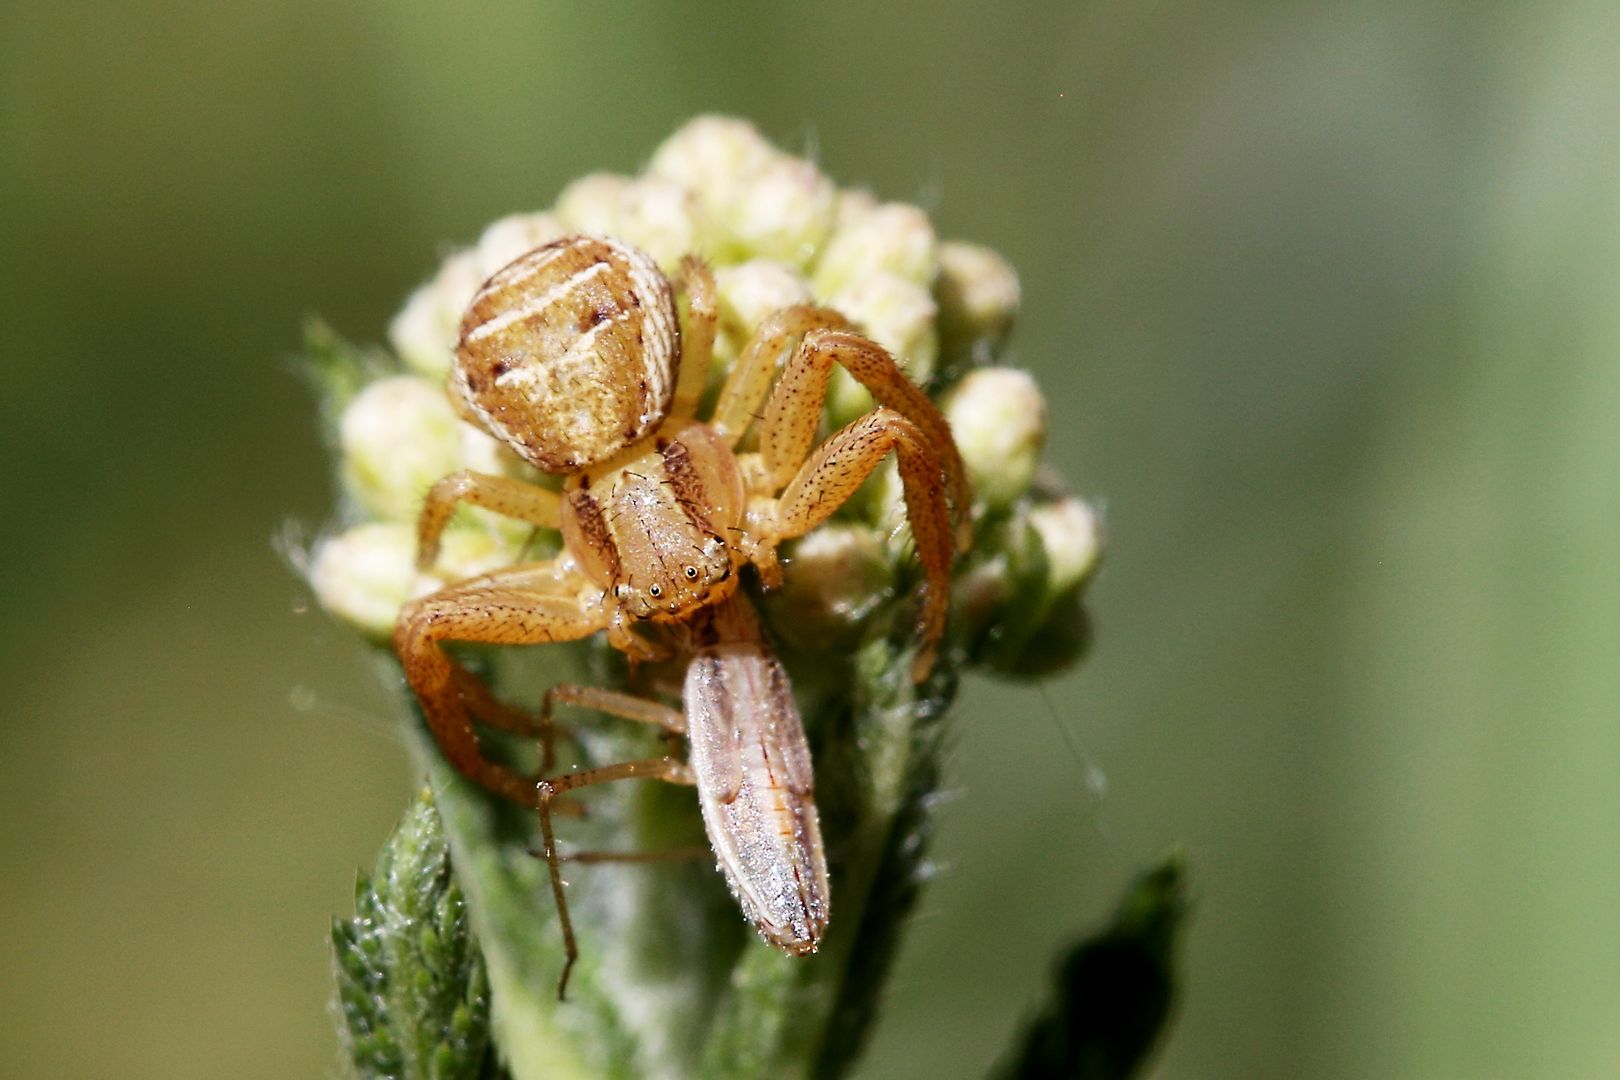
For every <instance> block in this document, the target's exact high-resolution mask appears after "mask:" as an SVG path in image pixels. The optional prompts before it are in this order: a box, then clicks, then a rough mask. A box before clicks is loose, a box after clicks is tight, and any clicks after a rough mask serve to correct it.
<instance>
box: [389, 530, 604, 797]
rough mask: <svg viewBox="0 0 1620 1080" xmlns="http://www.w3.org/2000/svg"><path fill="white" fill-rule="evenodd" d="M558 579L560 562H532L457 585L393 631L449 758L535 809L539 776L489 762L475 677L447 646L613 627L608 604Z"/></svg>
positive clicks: (568, 635)
mask: <svg viewBox="0 0 1620 1080" xmlns="http://www.w3.org/2000/svg"><path fill="white" fill-rule="evenodd" d="M555 574H556V567H555V564H554V563H551V562H547V563H532V564H527V565H523V566H517V567H513V568H511V569H509V570H504V571H498V572H496V573H493V574H486V575H485V576H483V577H479V578H474V579H472V580H470V581H466V582H463V583H461V584H459V585H452V586H450V587H448V588H446V589H442V590H440V591H439V592H436V593H434V594H433V595H431V596H426V597H423V598H422V599H420V600H416V601H413V602H412V603H410V604H407V605H406V607H405V609H404V610H403V611H402V612H401V613H400V618H399V624H398V626H397V627H396V629H395V631H394V650H395V652H397V653H398V655H399V658H400V662H401V663H402V664H403V666H404V668H405V679H406V681H407V682H409V683H410V686H411V690H412V691H414V692H415V694H416V698H417V700H418V701H419V702H420V703H421V705H422V712H423V714H424V715H425V716H426V718H427V722H428V727H429V729H431V730H432V732H433V737H434V739H435V740H436V741H437V742H438V744H439V747H440V749H442V750H443V751H444V756H445V758H446V759H447V760H449V762H450V764H451V765H453V766H455V768H456V770H457V771H458V772H460V773H461V774H462V775H463V776H466V777H467V778H468V779H470V780H472V781H474V782H475V783H477V784H480V785H482V786H483V787H485V788H488V789H489V790H490V791H493V792H495V793H496V794H498V795H501V796H503V797H505V798H508V799H510V800H512V801H513V802H516V803H518V804H519V805H522V806H527V807H530V808H533V807H535V806H536V805H537V800H538V796H537V794H536V790H535V786H534V780H533V778H531V777H526V776H522V775H519V774H518V773H516V772H513V771H512V770H511V769H509V768H507V767H506V766H504V765H500V764H498V763H496V762H493V761H490V760H489V759H487V758H486V757H484V755H483V752H482V750H480V748H479V745H478V736H477V734H476V733H475V732H474V730H473V721H474V716H473V709H471V708H469V702H468V700H467V698H466V696H465V687H466V685H467V682H468V681H469V680H471V679H473V676H472V675H471V674H470V673H469V672H467V671H466V669H464V668H462V667H461V666H460V665H459V664H457V663H456V661H455V660H453V659H451V657H450V655H449V654H448V653H446V652H445V651H444V647H443V644H442V643H443V642H446V641H467V642H482V643H489V644H506V645H528V644H540V643H544V642H552V641H571V640H574V639H577V638H582V637H585V636H587V635H589V634H592V633H595V632H596V631H598V630H601V629H603V628H604V627H606V626H607V623H608V616H607V608H606V605H605V604H603V603H602V602H601V601H600V599H598V600H597V601H596V602H594V603H593V602H589V601H588V600H582V599H581V595H580V593H579V592H578V591H577V589H576V591H575V592H574V593H573V594H572V595H570V594H569V593H567V592H565V591H563V590H562V588H560V587H559V586H561V585H562V584H564V582H559V581H558V580H557V579H556V578H555V577H554V576H553V575H555ZM490 700H493V698H492V697H491V698H490ZM479 711H480V712H484V713H485V715H483V716H480V717H479V719H481V720H484V721H486V722H487V721H489V720H490V719H491V715H492V714H491V713H490V712H486V711H485V710H483V709H479ZM492 726H497V727H498V726H501V725H500V724H499V723H498V722H497V723H494V724H492Z"/></svg>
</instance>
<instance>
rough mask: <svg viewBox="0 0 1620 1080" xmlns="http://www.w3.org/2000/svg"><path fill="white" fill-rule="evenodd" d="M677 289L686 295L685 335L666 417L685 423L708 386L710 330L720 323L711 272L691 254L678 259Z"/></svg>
mask: <svg viewBox="0 0 1620 1080" xmlns="http://www.w3.org/2000/svg"><path fill="white" fill-rule="evenodd" d="M677 288H679V289H680V291H682V292H684V293H685V294H686V296H687V300H688V303H687V311H686V332H685V334H684V336H683V337H682V338H681V360H680V374H678V375H677V376H676V377H675V399H674V403H673V404H671V405H670V409H669V415H670V416H671V417H673V418H675V419H677V420H687V419H690V418H691V417H693V416H695V415H696V414H697V407H698V401H699V399H701V398H702V397H703V390H704V388H705V387H706V386H708V384H709V368H710V366H711V365H712V364H713V362H714V328H715V324H716V323H718V322H719V321H720V309H719V305H718V302H717V301H716V299H715V292H714V271H713V270H711V269H709V264H708V263H706V262H704V261H703V260H702V259H700V258H698V257H697V256H695V255H688V256H686V258H684V259H682V260H681V271H680V274H679V276H678V278H677Z"/></svg>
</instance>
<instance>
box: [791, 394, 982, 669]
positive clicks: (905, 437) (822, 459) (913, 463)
mask: <svg viewBox="0 0 1620 1080" xmlns="http://www.w3.org/2000/svg"><path fill="white" fill-rule="evenodd" d="M891 451H892V452H893V453H894V455H895V457H896V458H897V459H898V463H899V466H900V480H901V484H902V486H903V489H904V491H905V497H906V516H907V518H908V520H909V521H910V522H911V536H912V540H913V541H914V542H915V544H916V547H917V557H918V558H919V559H920V560H921V561H922V565H923V573H924V576H925V587H924V593H923V604H922V610H921V611H920V612H919V614H918V634H919V637H920V638H921V640H922V647H921V649H920V650H919V651H918V653H917V657H916V660H915V661H914V663H913V665H912V677H913V679H915V680H918V681H920V680H921V679H923V678H924V677H926V676H927V674H928V673H929V671H931V670H932V669H933V666H934V659H935V657H936V656H937V655H938V653H939V642H940V639H941V638H942V637H943V636H944V633H945V617H946V615H947V614H948V613H949V611H950V602H951V594H950V584H951V560H952V559H953V557H954V554H955V552H954V549H953V546H952V537H951V517H950V511H949V509H948V507H947V506H946V503H945V495H944V492H943V491H942V490H941V488H940V484H939V476H940V468H941V461H940V455H939V452H938V450H937V449H936V447H935V444H934V443H933V442H932V441H930V440H929V438H928V437H927V435H926V434H925V433H924V432H923V430H922V429H921V428H920V427H918V425H917V424H915V423H913V422H912V421H911V420H910V419H909V418H908V417H905V416H902V415H900V414H899V413H897V412H895V411H894V410H892V409H890V408H888V407H887V406H880V407H879V408H877V409H874V410H873V411H872V412H869V413H867V414H866V415H865V416H863V417H861V418H860V419H858V420H855V421H854V422H853V423H851V424H849V425H848V426H847V427H844V428H842V429H841V430H839V431H837V432H835V433H834V434H833V435H832V436H831V437H830V438H829V439H828V440H827V441H826V442H824V443H822V444H821V446H819V447H817V448H816V450H815V452H814V453H813V454H812V455H811V457H810V460H808V461H806V462H805V463H804V465H803V466H802V467H801V468H800V469H799V471H798V473H797V475H795V476H794V477H793V478H792V479H791V480H790V481H789V482H788V484H787V487H786V488H785V489H784V490H783V492H782V495H781V497H780V498H779V499H778V500H777V502H776V507H775V511H774V520H773V521H771V522H770V523H769V524H768V525H766V526H765V527H764V528H762V529H761V530H760V532H761V534H762V535H763V536H765V537H766V538H768V539H769V541H770V543H771V544H772V545H774V543H775V542H776V541H779V540H787V539H791V538H792V537H795V536H803V535H804V534H805V533H807V532H809V531H810V530H811V529H813V528H815V527H816V526H817V525H820V524H821V523H822V522H823V521H826V520H827V518H828V517H830V516H831V515H832V513H833V511H834V510H836V509H837V508H838V507H839V506H840V505H842V504H843V503H844V502H845V501H846V500H847V499H848V498H849V497H850V496H851V495H853V494H854V493H855V489H856V488H858V487H860V486H861V484H862V483H863V482H864V481H865V480H866V478H867V477H868V476H870V475H871V473H872V470H873V469H875V468H877V466H878V464H879V463H880V462H882V461H883V459H884V458H885V457H887V456H888V455H889V453H890V452H891Z"/></svg>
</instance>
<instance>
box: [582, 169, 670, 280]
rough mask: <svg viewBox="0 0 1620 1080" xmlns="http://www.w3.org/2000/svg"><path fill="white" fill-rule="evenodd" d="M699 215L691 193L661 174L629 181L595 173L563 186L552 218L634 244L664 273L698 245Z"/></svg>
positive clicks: (584, 230)
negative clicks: (555, 213)
mask: <svg viewBox="0 0 1620 1080" xmlns="http://www.w3.org/2000/svg"><path fill="white" fill-rule="evenodd" d="M700 216H701V211H700V210H699V208H698V204H697V200H696V199H694V198H693V197H692V194H691V192H689V191H688V190H687V189H686V188H684V187H682V186H681V185H680V184H679V183H676V182H675V181H674V180H671V179H668V178H667V177H662V176H643V177H638V178H636V179H634V180H631V179H628V178H626V177H623V176H615V175H612V174H610V173H596V174H593V175H591V176H587V177H585V178H583V179H581V180H576V181H575V182H574V183H572V184H570V185H568V187H567V189H565V190H564V191H563V193H562V194H561V195H560V196H558V198H557V217H558V219H559V220H560V221H561V222H562V224H563V225H564V226H566V227H567V228H569V229H572V230H573V231H576V232H587V233H600V234H603V235H607V236H614V237H617V238H618V239H620V240H623V241H625V242H626V243H629V244H634V245H635V246H636V247H638V248H640V249H641V250H643V251H645V252H646V253H647V254H649V255H651V256H652V257H653V261H654V262H656V263H658V265H659V266H661V267H663V268H664V270H665V271H666V272H668V271H672V270H674V269H675V267H676V266H677V265H678V264H679V263H680V261H681V257H682V256H683V255H686V254H687V253H688V252H692V251H695V250H697V249H698V247H699V234H698V219H699V217H700Z"/></svg>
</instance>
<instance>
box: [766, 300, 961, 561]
mask: <svg viewBox="0 0 1620 1080" xmlns="http://www.w3.org/2000/svg"><path fill="white" fill-rule="evenodd" d="M834 364H838V365H841V366H842V367H843V368H844V370H846V371H848V372H849V373H850V374H851V375H852V376H854V377H855V379H856V380H857V381H858V382H860V383H861V385H863V386H865V387H866V388H867V389H868V390H870V391H871V392H872V396H873V397H874V398H876V399H877V400H878V403H879V404H881V405H884V406H887V407H888V408H889V409H892V410H893V411H894V412H896V413H899V414H900V415H901V416H904V417H905V418H906V419H907V420H909V421H910V422H911V423H912V424H913V425H914V426H915V427H916V428H918V429H919V430H920V431H921V433H922V437H923V441H924V442H926V443H927V444H928V445H929V446H931V447H932V448H933V449H934V452H935V456H936V458H937V460H938V463H939V469H938V472H937V473H936V481H935V482H936V483H937V482H938V479H937V478H943V481H944V485H945V492H946V496H947V498H948V501H949V509H950V515H951V524H952V530H953V535H954V546H955V550H956V551H959V552H960V551H966V550H967V548H968V546H969V544H970V543H971V542H972V539H973V523H972V521H971V520H970V515H969V510H970V495H969V492H968V485H967V472H966V469H965V468H964V467H963V465H962V456H961V454H960V453H959V452H958V451H957V449H956V441H955V440H954V439H953V438H952V437H951V429H950V425H949V424H948V423H947V422H946V420H945V417H944V415H943V414H942V413H941V412H940V411H939V408H938V407H937V406H936V405H935V404H934V403H933V401H932V400H930V399H929V397H928V395H927V394H925V393H923V391H922V389H921V387H919V386H918V385H917V384H916V383H914V382H912V381H911V379H910V378H908V377H907V375H906V373H905V372H904V371H901V370H900V367H899V365H898V364H896V363H895V362H894V357H892V356H890V355H889V353H888V351H887V350H885V349H884V348H883V347H882V346H881V345H879V344H877V343H876V342H874V341H870V340H868V339H867V338H864V337H862V336H861V335H860V334H857V333H853V332H851V331H849V330H835V329H829V330H814V331H812V332H810V333H807V334H806V335H805V336H804V338H803V339H802V340H801V341H800V342H799V347H798V348H797V349H796V350H795V351H794V353H793V356H792V357H791V358H789V360H788V362H787V366H786V367H784V368H783V370H782V376H781V378H780V379H778V380H777V383H776V389H775V391H773V392H772V394H771V399H770V401H769V403H767V404H766V406H765V417H764V423H763V424H762V426H761V428H760V449H761V450H762V451H763V452H764V459H765V469H766V474H767V476H768V477H769V481H770V483H771V484H772V485H773V486H775V487H780V486H781V485H783V484H786V483H787V482H788V481H789V480H790V479H791V478H792V477H793V474H794V471H795V470H796V469H798V468H799V466H800V464H801V463H802V462H803V461H804V460H805V456H806V455H807V454H808V453H809V451H810V446H811V444H812V443H814V441H815V437H816V430H817V428H818V427H819V425H820V423H821V408H822V405H823V403H824V402H825V401H826V397H827V380H828V379H829V378H830V377H831V376H832V370H833V365H834Z"/></svg>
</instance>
